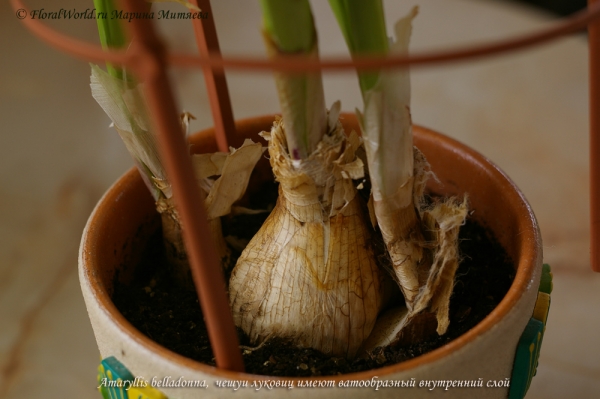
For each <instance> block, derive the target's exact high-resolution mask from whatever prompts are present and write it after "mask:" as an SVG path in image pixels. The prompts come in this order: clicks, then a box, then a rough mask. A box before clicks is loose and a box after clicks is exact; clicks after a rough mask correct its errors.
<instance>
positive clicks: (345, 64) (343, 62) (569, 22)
mask: <svg viewBox="0 0 600 399" xmlns="http://www.w3.org/2000/svg"><path fill="white" fill-rule="evenodd" d="M11 3H12V5H13V9H14V10H15V11H16V10H17V9H23V10H26V11H27V14H28V15H29V10H28V9H27V8H26V7H25V6H24V5H23V3H22V1H21V0H11ZM599 17H600V4H598V2H594V3H593V4H590V6H589V7H588V8H587V9H586V10H582V11H580V12H577V13H575V14H573V15H572V16H570V17H568V18H565V19H564V21H563V22H560V23H557V24H555V25H553V26H550V27H548V28H545V29H542V30H540V31H538V32H534V33H531V34H528V35H524V36H519V37H516V38H510V39H503V40H499V41H496V42H492V43H487V44H482V45H474V46H468V47H463V48H459V49H456V50H447V51H433V52H426V53H413V55H411V56H408V57H406V56H390V57H356V58H355V59H350V58H322V59H320V60H313V59H306V58H303V57H298V56H290V55H287V56H280V57H278V58H277V59H272V60H269V59H266V58H250V57H235V56H227V57H223V56H221V54H220V53H217V52H209V53H208V55H206V56H202V55H201V56H194V55H188V54H177V53H171V54H169V55H168V60H169V64H171V65H174V66H178V67H188V68H198V67H201V68H202V67H207V66H208V67H210V68H211V69H243V70H262V71H274V70H276V71H284V72H307V71H316V70H350V69H360V70H363V69H382V68H394V67H399V66H406V65H413V66H416V65H432V64H441V63H446V62H456V61H464V60H468V59H473V58H480V57H486V56H492V55H498V54H502V53H506V52H510V51H516V50H520V49H524V48H527V47H532V46H534V45H539V44H542V43H546V42H549V41H551V40H553V39H555V38H557V37H560V36H564V35H568V34H570V33H574V32H577V31H580V30H583V29H585V28H586V27H587V26H588V25H589V24H590V23H591V21H593V20H595V19H597V18H599ZM22 22H23V24H25V26H26V27H27V28H28V29H29V30H30V31H31V32H32V33H34V34H35V35H36V36H38V37H39V38H40V39H41V40H43V41H45V42H46V43H48V44H50V45H51V46H53V47H55V48H57V49H59V50H61V51H64V52H66V53H69V54H71V55H74V56H76V57H79V58H82V59H84V60H86V61H95V62H104V61H106V62H110V63H113V64H120V65H125V64H127V65H129V66H130V65H132V63H135V62H137V60H135V59H134V58H135V55H133V54H127V53H126V52H125V51H118V50H110V51H104V50H102V48H101V47H100V46H98V45H95V44H90V43H87V42H85V41H82V40H77V39H73V38H71V37H69V36H67V35H64V34H62V33H60V32H58V31H56V30H55V29H52V28H50V27H48V26H46V25H45V24H44V23H42V22H40V20H35V19H30V18H24V19H23V20H22Z"/></svg>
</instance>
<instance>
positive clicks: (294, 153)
mask: <svg viewBox="0 0 600 399" xmlns="http://www.w3.org/2000/svg"><path fill="white" fill-rule="evenodd" d="M260 4H261V7H262V11H263V25H264V35H265V42H266V45H267V50H268V52H269V55H270V56H271V57H277V56H279V55H292V54H293V55H306V56H307V57H317V56H318V52H317V39H316V36H317V35H316V31H315V26H314V21H313V16H312V12H311V9H310V4H309V2H308V0H261V3H260ZM275 82H276V85H277V91H278V93H279V102H280V104H281V109H282V115H283V123H284V127H285V136H286V141H287V146H288V152H289V154H290V155H291V157H292V158H293V159H295V160H300V159H303V158H306V157H308V156H309V155H310V154H311V153H312V152H313V151H314V150H315V148H316V146H317V144H318V143H319V142H320V141H321V138H322V136H323V134H324V133H325V129H326V125H327V115H326V109H325V96H324V94H323V82H322V78H321V75H320V74H319V73H310V74H289V73H276V74H275Z"/></svg>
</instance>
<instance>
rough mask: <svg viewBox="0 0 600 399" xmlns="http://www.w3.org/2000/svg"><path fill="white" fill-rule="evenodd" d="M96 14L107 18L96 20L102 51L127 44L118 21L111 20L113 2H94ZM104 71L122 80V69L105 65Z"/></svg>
mask: <svg viewBox="0 0 600 399" xmlns="http://www.w3.org/2000/svg"><path fill="white" fill-rule="evenodd" d="M94 7H96V13H97V14H100V13H105V14H106V15H107V18H97V19H96V22H97V23H98V34H99V35H100V44H101V45H102V48H104V49H111V48H123V47H125V45H126V44H127V39H126V37H125V35H124V33H123V28H122V27H121V21H120V20H119V19H116V18H115V19H113V18H111V15H112V14H113V11H114V10H115V4H114V1H113V0H94ZM106 70H107V71H108V73H109V74H110V75H111V76H114V77H116V78H118V79H121V80H123V68H121V67H119V66H114V65H112V64H110V63H106Z"/></svg>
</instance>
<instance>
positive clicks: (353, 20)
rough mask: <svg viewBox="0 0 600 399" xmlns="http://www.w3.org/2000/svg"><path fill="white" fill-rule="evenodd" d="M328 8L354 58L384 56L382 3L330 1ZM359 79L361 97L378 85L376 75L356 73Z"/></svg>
mask: <svg viewBox="0 0 600 399" xmlns="http://www.w3.org/2000/svg"><path fill="white" fill-rule="evenodd" d="M329 4H330V5H331V8H332V10H333V12H334V14H335V16H336V18H337V21H338V23H339V25H340V27H341V28H342V33H343V34H344V38H345V39H346V43H347V44H348V48H349V49H350V52H351V53H352V56H353V57H355V56H361V55H383V54H387V52H388V36H387V33H386V28H385V15H384V12H383V4H382V2H381V0H368V1H365V0H329ZM358 78H359V81H360V88H361V91H362V93H363V97H364V95H365V92H367V91H368V90H371V89H372V88H373V87H374V86H375V84H376V83H377V80H378V79H379V72H377V71H364V72H360V71H359V74H358Z"/></svg>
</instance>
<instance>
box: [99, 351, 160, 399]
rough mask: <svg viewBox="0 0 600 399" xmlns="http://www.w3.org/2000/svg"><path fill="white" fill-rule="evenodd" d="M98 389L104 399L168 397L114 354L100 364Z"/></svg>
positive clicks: (155, 398)
mask: <svg viewBox="0 0 600 399" xmlns="http://www.w3.org/2000/svg"><path fill="white" fill-rule="evenodd" d="M98 390H99V391H100V394H101V395H102V398H103V399H168V398H167V396H165V394H163V393H162V392H160V391H159V390H157V389H155V388H153V387H151V386H150V385H149V384H148V382H147V381H145V380H144V379H142V378H139V377H135V378H134V377H133V374H131V372H130V371H129V370H128V369H127V367H125V366H124V365H123V364H122V363H121V362H119V361H118V360H117V359H116V358H115V357H114V356H111V357H107V358H106V359H104V360H102V361H101V362H100V366H98Z"/></svg>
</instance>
